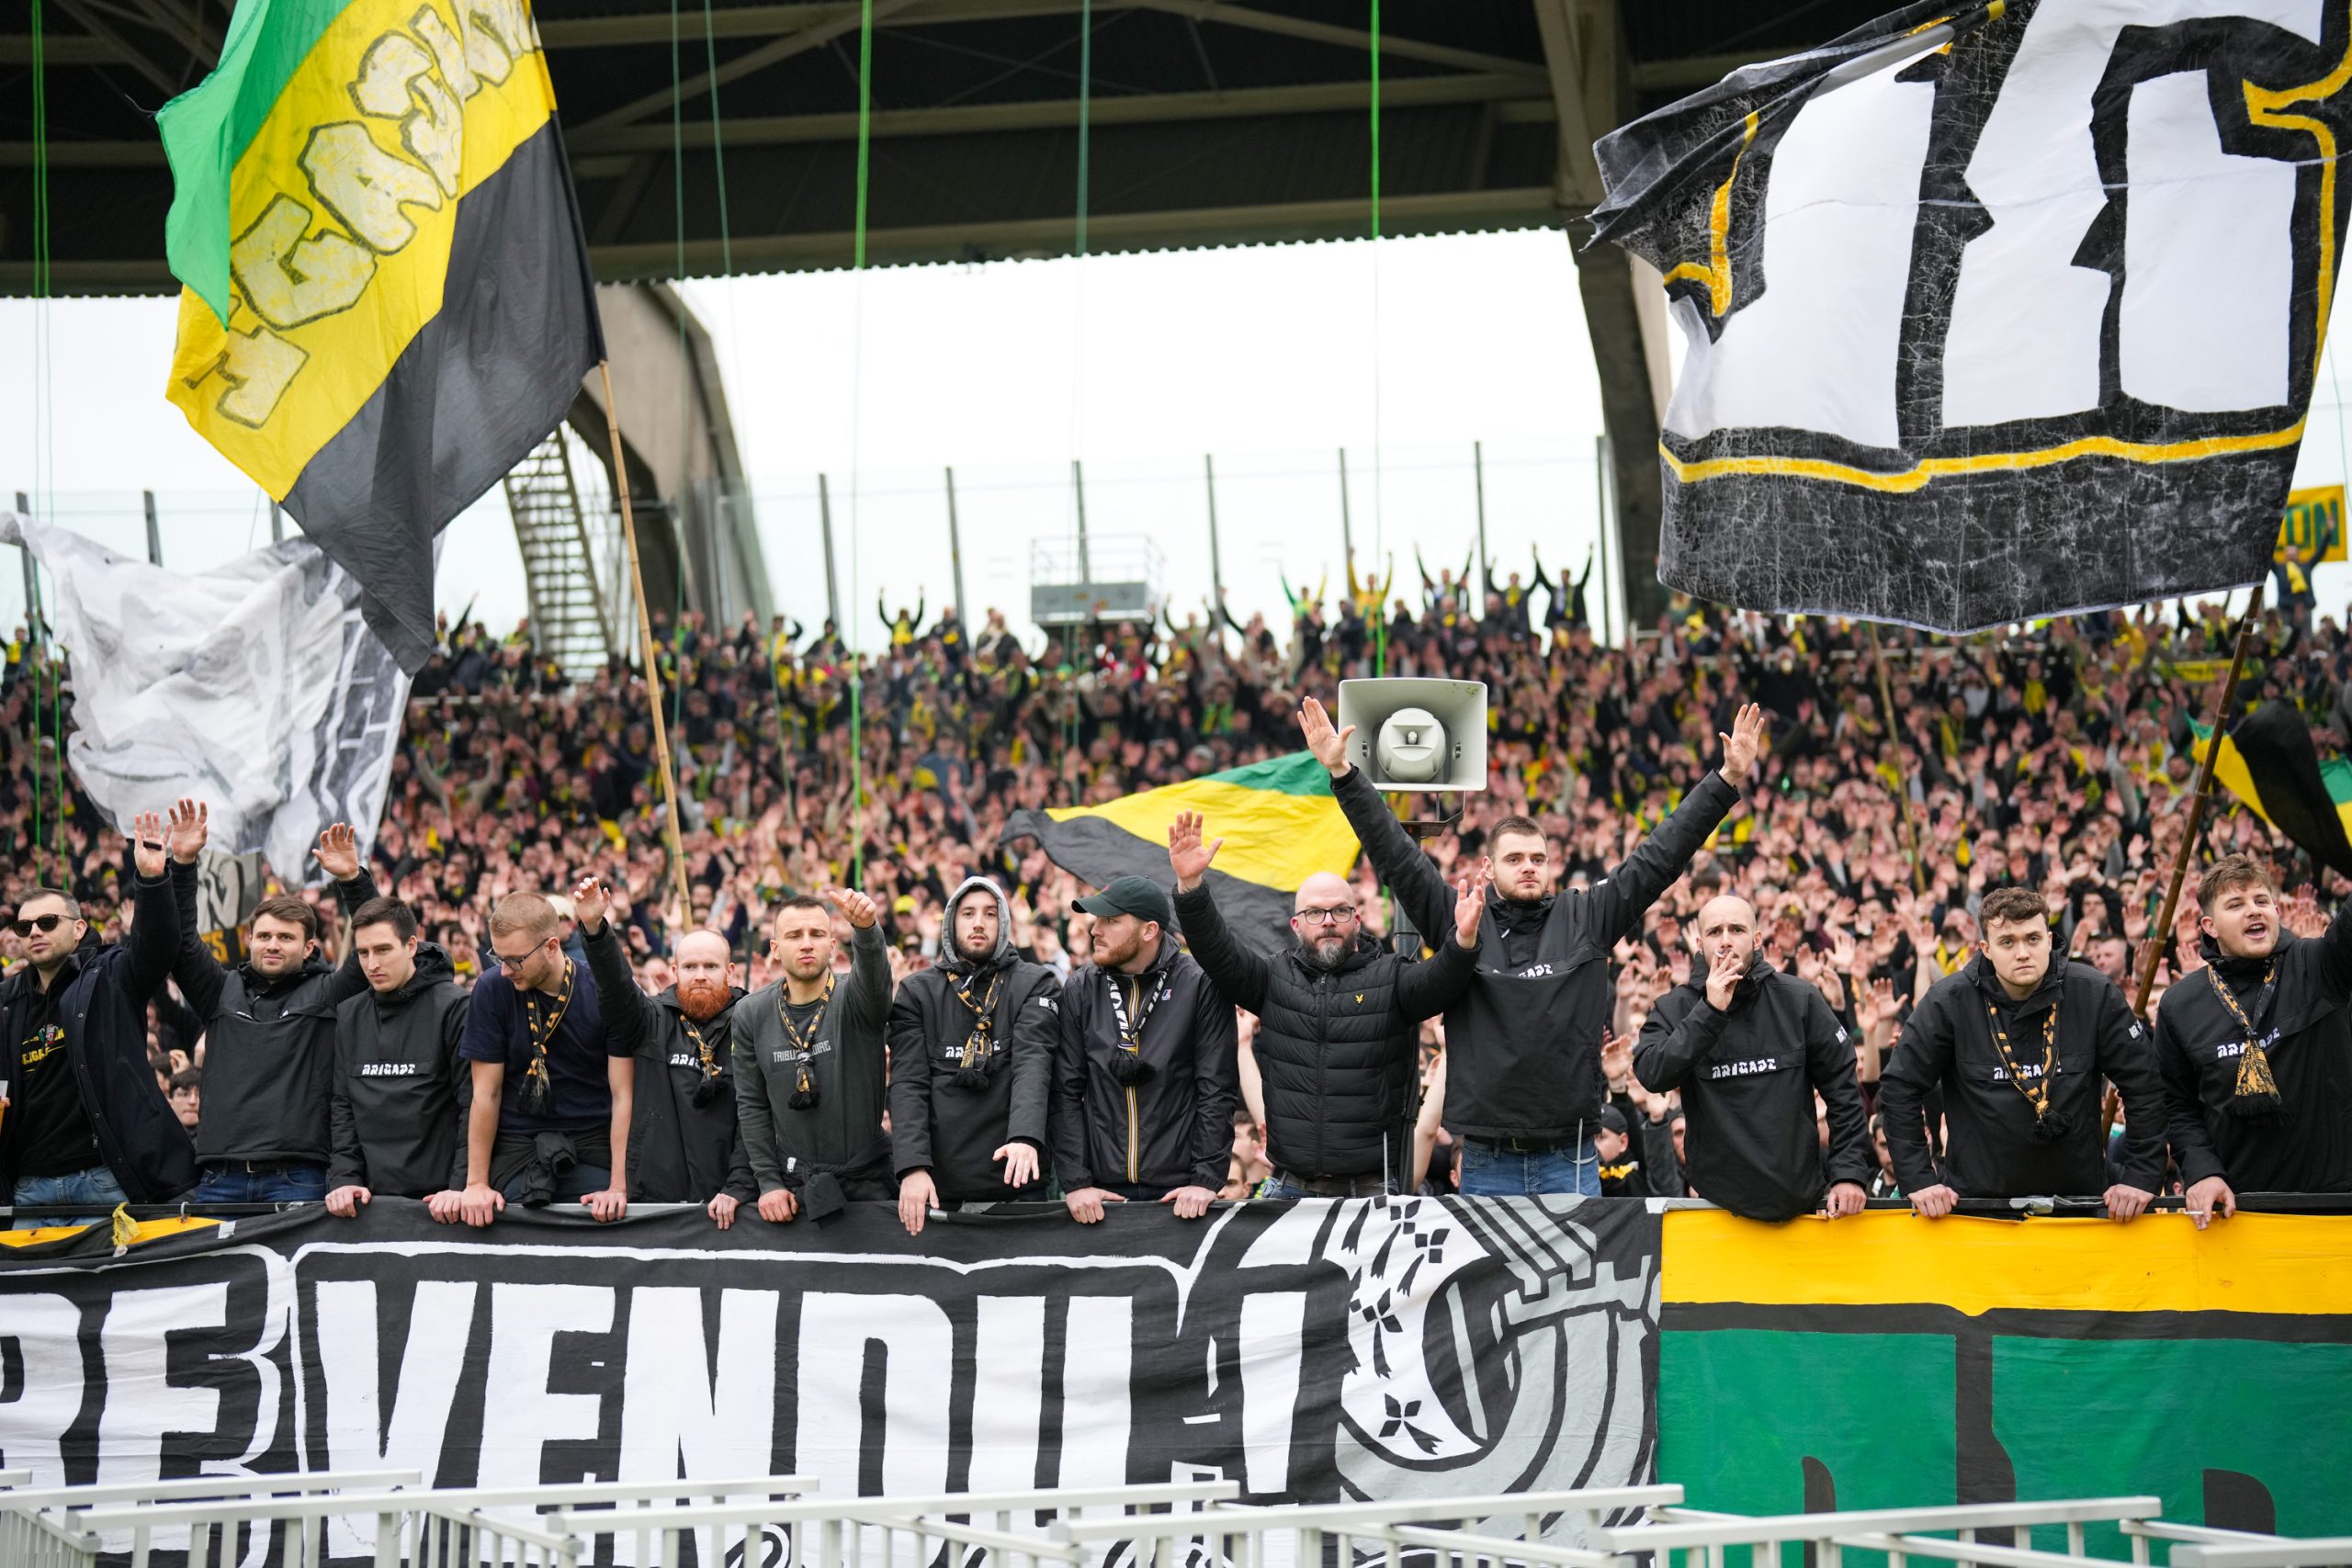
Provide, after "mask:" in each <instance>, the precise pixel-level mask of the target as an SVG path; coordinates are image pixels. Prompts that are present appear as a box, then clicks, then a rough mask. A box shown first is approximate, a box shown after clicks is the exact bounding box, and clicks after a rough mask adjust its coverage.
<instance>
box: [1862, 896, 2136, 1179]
mask: <svg viewBox="0 0 2352 1568" xmlns="http://www.w3.org/2000/svg"><path fill="white" fill-rule="evenodd" d="M1978 919H1979V923H1980V924H1981V926H1982V928H1983V931H1984V933H1985V934H1984V940H1983V943H1982V946H1981V949H1980V951H1979V952H1978V953H1977V955H1976V956H1975V957H1973V958H1972V959H1970V960H1969V961H1968V963H1967V964H1966V965H1965V966H1964V967H1963V968H1962V970H1961V971H1960V973H1959V974H1957V975H1947V976H1944V977H1943V978H1942V979H1940V980H1939V981H1937V982H1936V983H1935V985H1934V986H1933V987H1931V988H1930V989H1929V990H1928V994H1927V995H1926V996H1924V997H1922V998H1919V1005H1918V1007H1917V1008H1916V1009H1914V1010H1913V1011H1912V1014H1911V1018H1910V1021H1908V1022H1906V1023H1905V1025H1904V1026H1903V1035H1902V1039H1901V1040H1900V1042H1899V1043H1897V1044H1896V1046H1895V1050H1894V1059H1893V1060H1892V1061H1890V1062H1889V1063H1888V1064H1887V1065H1886V1070H1885V1072H1884V1073H1883V1074H1882V1075H1881V1077H1880V1078H1879V1085H1878V1103H1879V1111H1880V1113H1881V1114H1882V1115H1883V1116H1884V1117H1885V1118H1886V1141H1887V1146H1888V1148H1889V1150H1890V1151H1891V1152H1892V1153H1893V1154H1894V1174H1895V1176H1896V1178H1897V1179H1899V1180H1900V1181H1901V1182H1902V1184H1903V1191H1904V1195H1905V1196H1906V1197H1908V1198H1909V1199H1910V1200H1911V1208H1912V1212H1913V1213H1917V1214H1918V1215H1920V1216H1921V1217H1922V1218H1925V1219H1930V1220H1935V1219H1941V1218H1942V1217H1943V1216H1944V1215H1946V1214H1949V1213H1951V1211H1952V1205H1953V1203H1954V1202H1955V1201H1958V1200H1959V1199H1962V1198H2024V1197H2033V1196H2041V1195H2050V1196H2057V1197H2068V1196H2087V1195H2089V1194H2091V1193H2099V1194H2101V1195H2102V1196H2103V1197H2104V1199H2105V1201H2106V1203H2107V1212H2108V1213H2109V1215H2110V1216H2111V1217H2113V1218H2115V1219H2118V1220H2130V1219H2131V1218H2132V1217H2134V1216H2135V1215H2137V1214H2138V1213H2140V1212H2141V1211H2142V1210H2143V1209H2145V1208H2146V1207H2147V1206H2148V1202H2149V1200H2151V1199H2152V1198H2154V1196H2155V1193H2156V1190H2157V1189H2158V1188H2159V1187H2161V1186H2162V1185H2163V1183H2164V1174H2165V1121H2164V1105H2165V1097H2164V1082H2163V1080H2162V1079H2161V1078H2160V1077H2157V1074H2156V1060H2155V1052H2154V1049H2153V1048H2152V1047H2151V1046H2150V1044H2149V1042H2148V1036H2147V1032H2146V1031H2145V1030H2143V1029H2142V1028H2141V1027H2140V1021H2139V1020H2137V1019H2135V1018H2133V1017H2132V1016H2131V1007H2130V1005H2129V1004H2128V1003H2126V1002H2125V1001H2124V999H2123V993H2122V992H2121V991H2119V990H2117V989H2116V988H2115V982H2114V981H2112V980H2109V978H2108V977H2107V976H2104V975H2102V974H2100V973H2099V972H2098V970H2096V969H2094V968H2092V967H2091V966H2090V965H2089V964H2074V963H2069V962H2066V961H2065V960H2064V959H2062V958H2053V956H2052V949H2051V942H2050V908H2049V906H2048V905H2047V904H2045V903H2044V902H2043V901H2042V897H2041V894H2039V893H2036V892H2035V891H2033V889H2031V888H2030V887H1996V888H1995V889H1994V890H1993V891H1992V892H1990V893H1988V894H1986V895H1985V902H1984V906H1983V908H1982V909H1981V911H1980V914H1979V917H1978ZM2102 1078H2104V1079H2107V1080H2109V1081H2111V1082H2113V1083H2114V1085H2115V1088H2116V1090H2117V1092H2118V1093H2120V1094H2121V1095H2122V1097H2123V1113H2124V1148H2123V1169H2122V1173H2121V1179H2120V1180H2117V1181H2113V1182H2110V1181H2109V1179H2108V1174H2107V1159H2106V1149H2105V1147H2104V1145H2105V1142H2106V1140H2105V1139H2104V1138H2103V1137H2102V1136H2101V1134H2100V1130H2099V1129H2100V1114H2099V1111H2100V1104H2101V1102H2102V1101H2103V1100H2104V1099H2105V1098H2106V1096H2105V1091H2104V1090H2103V1089H2102V1088H2101V1084H2100V1080H2101V1079H2102ZM1939 1086H1940V1087H1941V1088H1942V1089H1943V1101H1944V1125H1945V1127H1946V1129H1947V1130H1948V1134H1949V1136H1948V1139H1947V1143H1946V1146H1945V1149H1944V1157H1943V1159H1942V1160H1941V1161H1940V1162H1939V1161H1938V1160H1937V1159H1936V1156H1935V1154H1934V1151H1933V1150H1932V1149H1930V1148H1929V1146H1928V1124H1927V1115H1926V1105H1927V1099H1928V1091H1929V1090H1930V1089H1935V1088H1937V1087H1939Z"/></svg>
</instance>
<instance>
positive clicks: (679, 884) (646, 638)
mask: <svg viewBox="0 0 2352 1568" xmlns="http://www.w3.org/2000/svg"><path fill="white" fill-rule="evenodd" d="M596 374H598V375H599V376H601V377H603V378H604V380H605V432H606V434H607V436H608V438H609V439H610V440H611V442H612V444H613V493H614V494H616V495H617V496H618V497H620V502H621V537H622V538H623V539H625V540H626V541H628V582H629V592H630V593H631V594H632V595H633V596H634V597H635V598H636V600H637V644H638V656H639V658H640V659H642V660H645V701H646V705H647V706H648V707H650V708H651V709H652V710H653V756H654V760H655V762H656V763H657V764H658V765H659V766H660V768H661V770H662V804H663V806H665V807H667V808H668V813H669V814H668V818H667V820H666V823H665V826H666V828H667V834H668V839H669V843H670V880H671V882H672V883H673V885H674V886H675V889H676V892H677V895H678V920H679V926H680V930H679V931H678V932H674V933H673V942H674V940H675V938H676V936H677V935H679V934H683V933H684V931H686V930H689V929H691V928H692V927H693V925H694V920H695V905H694V898H693V896H692V895H691V894H690V893H689V891H688V890H687V886H686V850H685V844H684V835H683V834H681V832H680V831H679V829H678V780H677V773H676V770H675V769H674V768H673V767H672V766H671V763H670V727H669V725H668V724H667V723H665V722H664V721H663V720H662V666H661V661H660V660H659V659H658V658H657V657H656V655H655V650H654V647H653V621H652V618H651V617H650V616H649V615H647V614H646V613H645V571H644V569H643V568H642V567H641V566H639V564H638V558H637V510H636V508H635V507H633V506H632V505H631V504H630V503H629V495H628V457H627V455H626V454H625V453H624V451H623V450H622V447H621V416H620V412H619V411H618V410H617V409H616V407H615V406H614V404H613V367H612V362H611V361H609V360H604V359H600V360H598V361H597V362H596Z"/></svg>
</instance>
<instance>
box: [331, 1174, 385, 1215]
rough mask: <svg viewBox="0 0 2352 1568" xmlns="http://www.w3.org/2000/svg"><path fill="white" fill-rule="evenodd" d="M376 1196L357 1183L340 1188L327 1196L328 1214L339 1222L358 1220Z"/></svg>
mask: <svg viewBox="0 0 2352 1568" xmlns="http://www.w3.org/2000/svg"><path fill="white" fill-rule="evenodd" d="M374 1196H375V1194H374V1193H373V1192H370V1191H368V1189H366V1188H365V1187H362V1186H360V1185H359V1184H358V1183H357V1182H356V1181H355V1182H353V1183H352V1184H351V1185H350V1186H348V1187H338V1188H336V1189H335V1190H334V1191H332V1192H330V1193H328V1194H327V1213H330V1214H333V1215H334V1217H335V1218H337V1219H339V1220H356V1219H357V1218H358V1217H359V1211H360V1209H361V1208H363V1207H364V1206H366V1204H367V1202H368V1200H369V1199H370V1198H373V1197H374Z"/></svg>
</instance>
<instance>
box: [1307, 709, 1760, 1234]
mask: <svg viewBox="0 0 2352 1568" xmlns="http://www.w3.org/2000/svg"><path fill="white" fill-rule="evenodd" d="M1299 723H1300V727H1301V728H1303V729H1304V730H1305V731H1306V744H1307V747H1308V749H1309V750H1312V751H1313V752H1314V753H1315V756H1316V760H1317V761H1320V762H1321V763H1322V764H1323V765H1324V766H1325V767H1326V768H1328V769H1329V770H1330V773H1331V793H1332V794H1333V795H1336V796H1337V797H1338V799H1339V802H1340V809H1341V810H1342V811H1344V812H1345V813H1346V814H1347V818H1348V824H1349V826H1350V827H1351V828H1353V829H1355V834H1356V838H1357V839H1358V840H1360V841H1361V842H1362V843H1363V847H1364V852H1365V853H1366V854H1368V855H1370V856H1371V857H1372V863H1373V867H1374V870H1376V871H1377V872H1379V874H1380V876H1381V880H1382V881H1384V882H1385V883H1387V884H1388V886H1389V888H1390V890H1391V891H1392V892H1393V893H1394V894H1395V895H1396V897H1397V903H1398V905H1399V906H1400V907H1401V908H1403V909H1404V910H1405V912H1406V913H1407V914H1408V915H1410V916H1411V917H1412V920H1413V924H1414V926H1415V927H1416V928H1417V929H1419V930H1420V931H1445V930H1447V929H1448V928H1449V927H1450V926H1451V925H1452V924H1453V919H1452V917H1453V889H1451V888H1449V887H1448V886H1446V882H1445V877H1444V876H1443V875H1442V874H1441V873H1440V872H1439V871H1438V869H1437V867H1436V865H1435V864H1433V863H1431V862H1430V858H1429V857H1428V856H1427V855H1426V854H1424V853H1422V852H1421V849H1420V846H1419V845H1418V844H1416V843H1415V842H1414V841H1413V840H1412V838H1411V837H1410V835H1408V833H1407V832H1406V831H1405V829H1403V828H1402V827H1401V826H1399V825H1398V823H1397V818H1396V817H1395V816H1394V815H1392V814H1391V813H1390V811H1389V809H1388V807H1387V804H1386V802H1385V801H1383V800H1382V799H1381V797H1380V793H1379V792H1378V791H1377V790H1375V789H1374V788H1373V787H1372V784H1371V781H1370V780H1368V779H1366V778H1365V777H1364V776H1363V773H1362V772H1361V771H1360V770H1358V769H1357V768H1356V767H1355V766H1353V765H1352V764H1351V763H1350V762H1349V761H1348V739H1349V738H1350V737H1351V736H1352V735H1353V734H1354V733H1355V727H1354V726H1353V725H1350V726H1349V727H1348V728H1345V729H1338V728H1333V726H1332V724H1331V719H1330V716H1329V714H1327V713H1325V712H1324V710H1323V705H1322V704H1321V703H1319V702H1317V700H1316V699H1315V698H1313V697H1309V698H1307V699H1306V702H1305V703H1303V704H1302V705H1300V711H1299ZM1720 739H1721V740H1722V742H1723V762H1722V764H1721V766H1720V767H1719V768H1718V769H1717V770H1716V771H1715V772H1713V773H1709V774H1708V775H1707V776H1706V777H1705V778H1703V779H1702V780H1701V781H1700V782H1699V783H1698V784H1697V785H1695V786H1694V787H1693V788H1692V789H1691V793H1690V794H1689V795H1685V796H1684V797H1683V800H1682V804H1681V805H1680V806H1679V807H1676V808H1675V812H1674V814H1673V815H1672V816H1671V817H1668V818H1667V819H1666V820H1665V821H1664V822H1663V823H1661V824H1659V826H1658V828H1657V831H1656V832H1654V833H1652V834H1651V835H1650V836H1649V837H1648V838H1647V839H1646V840H1643V842H1642V845H1641V847H1640V848H1639V849H1637V850H1635V851H1634V852H1633V854H1632V855H1631V856H1629V857H1628V858H1627V859H1626V861H1625V863H1624V864H1623V865H1621V866H1619V867H1618V868H1617V869H1616V870H1615V871H1614V872H1613V873H1611V874H1610V875H1609V876H1607V877H1606V878H1604V879H1602V880H1601V881H1600V882H1599V883H1596V884H1595V885H1594V886H1592V887H1591V888H1589V889H1585V890H1578V889H1575V888H1569V889H1566V890H1563V891H1560V892H1558V893H1555V892H1554V891H1553V882H1554V879H1555V876H1556V875H1557V873H1558V868H1557V865H1556V863H1555V860H1554V857H1553V855H1552V853H1551V846H1550V844H1549V842H1548V841H1547V840H1546V839H1545V837H1544V829H1542V828H1541V827H1540V826H1538V825H1537V824H1536V823H1535V822H1533V821H1532V820H1531V819H1529V818H1525V817H1506V818H1503V819H1502V820H1501V821H1499V822H1497V823H1496V824H1494V826H1493V827H1491V828H1489V829H1487V869H1488V870H1489V872H1490V873H1491V874H1492V876H1493V879H1494V881H1493V886H1492V887H1491V888H1490V889H1489V890H1488V892H1487V908H1486V913H1485V915H1484V916H1483V917H1482V919H1481V920H1480V922H1479V936H1478V972H1477V976H1476V978H1475V979H1473V980H1472V982H1471V984H1470V987H1469V989H1468V990H1466V991H1464V993H1463V996H1462V999H1461V1000H1460V1001H1459V1002H1458V1003H1456V1004H1455V1005H1454V1007H1453V1009H1452V1010H1450V1011H1449V1012H1448V1013H1447V1015H1446V1021H1445V1039H1446V1055H1447V1056H1448V1058H1449V1059H1450V1061H1449V1066H1448V1067H1447V1069H1446V1087H1445V1094H1446V1100H1445V1124H1446V1125H1447V1126H1448V1127H1450V1128H1452V1129H1453V1132H1454V1133H1455V1134H1458V1135H1459V1136H1460V1137H1461V1139H1462V1145H1463V1146H1462V1191H1463V1194H1464V1196H1465V1197H1499V1196H1505V1195H1510V1194H1521V1193H1536V1192H1579V1193H1583V1194H1585V1195H1586V1196H1589V1197H1598V1196H1599V1195H1600V1159H1599V1156H1598V1155H1597V1153H1596V1151H1595V1150H1594V1148H1593V1139H1594V1135H1595V1134H1597V1133H1598V1132H1599V1130H1600V1112H1601V1109H1602V1107H1603V1106H1605V1105H1606V1104H1607V1103H1608V1093H1609V1084H1608V1078H1607V1077H1606V1075H1605V1074H1603V1073H1602V1071H1601V1067H1600V1042H1601V1037H1602V1035H1603V1034H1605V1033H1606V1032H1608V1028H1609V1023H1610V1019H1611V1010H1612V1007H1613V1005H1614V1002H1615V997H1614V995H1613V993H1612V990H1611V984H1610V979H1609V953H1610V950H1611V948H1613V947H1614V946H1616V944H1617V943H1618V942H1620V941H1622V940H1623V939H1624V938H1625V937H1627V936H1629V935H1631V934H1632V933H1633V932H1634V931H1637V930H1639V929H1640V926H1641V920H1642V916H1643V915H1644V914H1645V913H1646V912H1647V911H1648V909H1649V907H1650V905H1651V904H1653V903H1655V902H1656V901H1657V897H1658V896H1659V895H1660V894H1662V893H1664V892H1665V891H1666V890H1667V888H1668V887H1669V886H1673V884H1674V882H1675V880H1676V879H1677V878H1678V877H1679V876H1681V874H1683V872H1684V871H1685V870H1687V869H1688V868H1689V867H1690V864H1691V856H1692V855H1694V854H1696V853H1697V852H1698V851H1699V849H1700V846H1701V845H1702V844H1704V843H1705V842H1706V840H1707V836H1708V835H1709V834H1710V833H1712V832H1713V831H1714V830H1715V828H1716V826H1717V825H1718V824H1719V823H1721V822H1722V821H1723V819H1724V817H1725V816H1727V815H1728V814H1729V813H1730V811H1731V808H1732V807H1734V806H1735V805H1736V804H1738V801H1739V792H1740V791H1741V790H1742V789H1744V788H1746V787H1747V781H1748V779H1749V778H1750V776H1752V774H1753V773H1754V772H1755V769H1756V753H1757V749H1758V746H1759V745H1761V743H1762V741H1763V739H1764V712H1763V710H1762V709H1761V708H1759V707H1758V706H1757V705H1755V704H1753V703H1750V704H1748V705H1747V706H1745V707H1743V708H1741V709H1740V710H1739V714H1738V716H1737V717H1736V718H1735V719H1734V720H1733V721H1732V728H1731V732H1730V733H1729V734H1727V735H1724V736H1721V737H1720Z"/></svg>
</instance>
